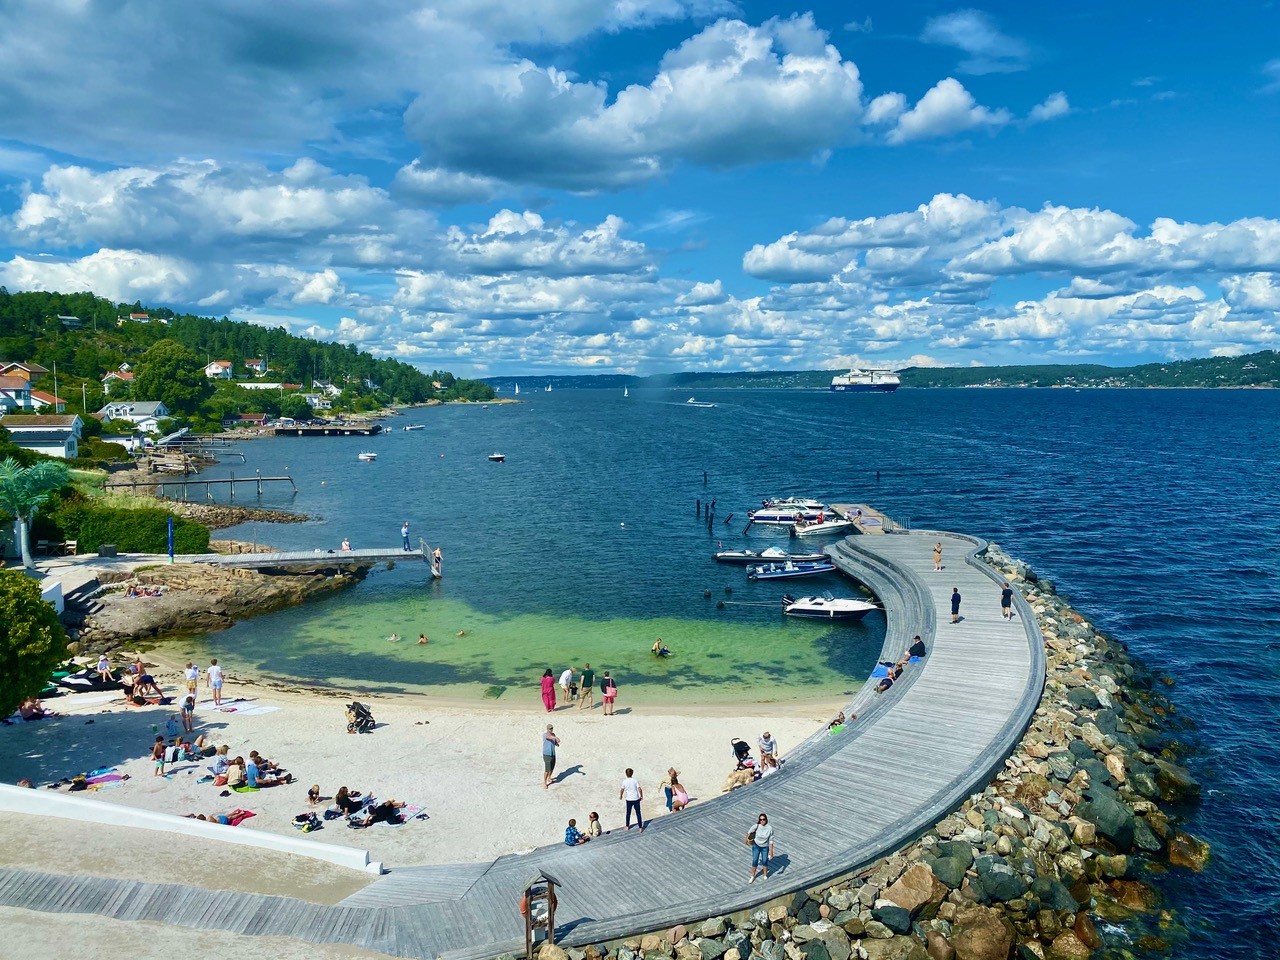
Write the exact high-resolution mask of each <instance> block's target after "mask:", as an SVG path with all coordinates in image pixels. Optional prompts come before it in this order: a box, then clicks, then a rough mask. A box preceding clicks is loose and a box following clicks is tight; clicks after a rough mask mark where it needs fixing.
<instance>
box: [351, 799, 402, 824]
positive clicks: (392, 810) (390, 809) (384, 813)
mask: <svg viewBox="0 0 1280 960" xmlns="http://www.w3.org/2000/svg"><path fill="white" fill-rule="evenodd" d="M404 807H405V804H404V803H403V802H401V801H397V800H384V801H383V802H382V803H380V804H378V805H377V806H376V807H371V808H369V809H368V810H365V812H364V813H362V814H356V815H355V816H353V817H350V818H349V819H348V820H347V823H348V824H349V825H350V826H352V827H368V826H372V825H373V824H375V823H404V817H403V816H401V815H400V811H401V810H403V809H404Z"/></svg>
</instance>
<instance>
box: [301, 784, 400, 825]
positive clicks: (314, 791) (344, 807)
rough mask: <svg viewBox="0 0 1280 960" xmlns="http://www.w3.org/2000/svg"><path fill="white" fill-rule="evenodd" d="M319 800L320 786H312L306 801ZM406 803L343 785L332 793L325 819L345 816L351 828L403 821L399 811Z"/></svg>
mask: <svg viewBox="0 0 1280 960" xmlns="http://www.w3.org/2000/svg"><path fill="white" fill-rule="evenodd" d="M319 800H320V788H319V787H318V786H314V787H312V788H311V789H310V790H308V791H307V802H308V803H312V804H314V803H318V802H319ZM406 806H407V804H406V803H405V802H404V801H403V800H396V799H394V798H393V799H391V800H383V801H381V802H379V801H378V798H377V797H375V796H374V795H373V794H371V793H361V792H360V791H359V790H354V791H353V790H348V789H347V788H346V787H345V786H343V787H339V788H338V792H337V793H336V794H334V797H333V804H332V805H331V806H329V807H328V808H327V809H326V810H325V812H324V818H325V819H326V820H338V819H340V818H342V817H345V818H346V820H347V826H348V827H351V828H352V829H353V830H362V829H364V828H365V827H371V826H373V825H374V824H375V823H392V824H399V823H404V814H403V813H401V812H400V811H402V810H403V809H404V808H405V807H406Z"/></svg>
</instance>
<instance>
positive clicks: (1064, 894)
mask: <svg viewBox="0 0 1280 960" xmlns="http://www.w3.org/2000/svg"><path fill="white" fill-rule="evenodd" d="M1031 892H1032V893H1034V894H1035V895H1036V896H1037V897H1039V898H1040V904H1041V906H1043V907H1046V908H1048V909H1050V910H1070V911H1071V912H1072V913H1074V912H1076V911H1077V910H1079V909H1080V904H1078V903H1076V899H1075V897H1073V896H1071V891H1070V890H1068V889H1067V888H1066V887H1065V886H1063V885H1062V884H1061V883H1059V882H1058V881H1057V880H1054V879H1053V878H1052V877H1036V878H1035V880H1033V881H1031Z"/></svg>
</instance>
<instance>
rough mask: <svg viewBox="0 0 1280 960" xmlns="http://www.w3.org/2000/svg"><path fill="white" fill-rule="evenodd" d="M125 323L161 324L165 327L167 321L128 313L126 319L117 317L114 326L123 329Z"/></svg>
mask: <svg viewBox="0 0 1280 960" xmlns="http://www.w3.org/2000/svg"><path fill="white" fill-rule="evenodd" d="M126 323H163V324H164V325H165V326H166V327H167V326H168V325H169V321H168V320H166V319H165V318H164V317H153V316H151V314H149V313H130V314H129V315H128V316H127V317H117V318H116V326H117V327H123V326H124V325H125V324H126Z"/></svg>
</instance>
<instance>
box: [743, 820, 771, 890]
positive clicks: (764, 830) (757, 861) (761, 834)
mask: <svg viewBox="0 0 1280 960" xmlns="http://www.w3.org/2000/svg"><path fill="white" fill-rule="evenodd" d="M747 846H749V847H750V848H751V879H750V880H748V881H747V883H755V882H756V871H758V870H761V869H763V870H764V879H765V880H768V879H769V859H770V858H771V857H772V856H773V827H771V826H770V825H769V815H768V814H767V813H762V814H760V816H759V817H758V818H756V825H755V826H754V827H752V828H751V832H750V833H748V834H747Z"/></svg>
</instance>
